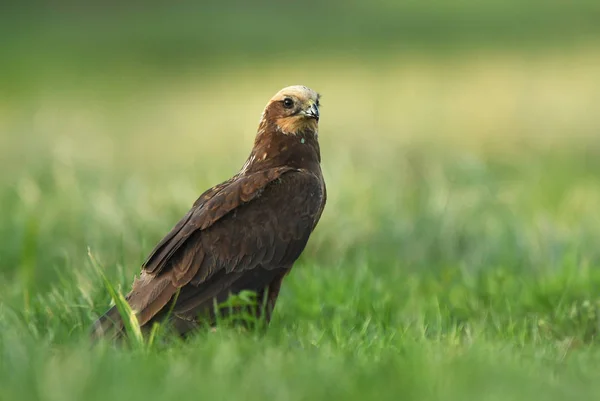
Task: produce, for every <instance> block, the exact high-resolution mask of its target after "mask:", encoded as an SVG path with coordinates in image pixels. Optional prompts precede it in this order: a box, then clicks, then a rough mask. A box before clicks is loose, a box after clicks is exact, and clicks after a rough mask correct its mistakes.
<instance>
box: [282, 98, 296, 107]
mask: <svg viewBox="0 0 600 401" xmlns="http://www.w3.org/2000/svg"><path fill="white" fill-rule="evenodd" d="M292 106H294V101H293V100H292V99H290V98H289V97H286V98H285V99H283V107H285V108H286V109H291V108H292Z"/></svg>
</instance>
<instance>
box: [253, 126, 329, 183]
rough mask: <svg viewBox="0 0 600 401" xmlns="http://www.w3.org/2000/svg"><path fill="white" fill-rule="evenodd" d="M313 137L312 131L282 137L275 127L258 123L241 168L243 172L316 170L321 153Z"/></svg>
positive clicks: (282, 134) (317, 142)
mask: <svg viewBox="0 0 600 401" xmlns="http://www.w3.org/2000/svg"><path fill="white" fill-rule="evenodd" d="M317 138H318V135H317V132H316V131H312V130H309V131H300V132H297V133H295V134H286V133H283V132H281V131H280V130H278V129H277V127H275V126H270V125H269V124H265V125H263V124H261V126H260V127H259V131H258V134H257V135H256V139H255V141H254V147H253V148H252V152H251V153H250V156H249V157H248V160H247V161H246V164H245V165H244V169H245V170H246V171H247V172H252V171H260V170H264V169H266V168H273V167H279V166H289V167H294V168H302V169H308V170H314V169H319V168H320V166H319V165H320V162H321V151H320V147H319V141H318V139H317Z"/></svg>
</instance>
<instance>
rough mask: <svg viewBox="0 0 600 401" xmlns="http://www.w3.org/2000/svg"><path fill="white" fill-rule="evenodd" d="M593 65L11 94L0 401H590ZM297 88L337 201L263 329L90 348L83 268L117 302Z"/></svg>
mask: <svg viewBox="0 0 600 401" xmlns="http://www.w3.org/2000/svg"><path fill="white" fill-rule="evenodd" d="M598 60H600V56H599V54H598V53H597V52H596V51H595V50H593V49H584V50H582V51H579V52H572V53H569V54H568V55H565V54H561V53H560V52H557V53H552V52H547V53H544V54H538V55H535V56H533V55H527V56H524V55H523V54H522V53H515V54H511V53H490V54H486V57H482V55H481V53H476V54H472V55H471V56H469V57H464V58H461V59H453V58H448V59H443V60H442V59H440V58H428V57H420V56H414V57H412V58H409V59H406V58H403V59H402V60H398V59H394V58H390V59H387V60H386V61H380V62H378V63H377V64H369V63H356V62H354V63H350V62H348V61H347V60H341V59H335V58H330V59H322V63H321V65H320V68H319V70H318V73H316V72H315V70H314V68H312V70H310V69H309V68H308V67H310V66H311V64H310V63H308V64H303V63H302V62H300V63H299V64H296V65H294V66H292V67H290V66H289V65H287V64H286V63H285V62H281V63H273V64H272V65H262V64H258V65H256V66H255V67H254V68H248V69H245V70H244V71H245V73H244V75H243V76H239V75H238V76H235V75H234V74H233V72H231V73H224V75H223V76H221V77H220V78H218V79H211V80H207V79H206V77H202V76H195V75H186V76H183V77H180V78H179V79H176V78H173V79H169V80H157V81H154V82H148V83H147V84H146V85H144V86H143V87H140V88H137V90H136V91H131V92H126V91H123V90H120V89H119V88H116V87H113V86H108V87H107V86H103V85H98V86H97V87H94V86H93V85H90V86H84V87H82V88H79V89H78V90H75V89H73V88H70V89H68V90H66V89H65V90H58V89H56V88H54V89H52V88H48V87H46V88H44V90H43V91H40V92H32V94H31V95H30V96H29V97H26V98H24V97H20V98H19V99H17V100H11V101H8V102H6V107H3V109H2V118H1V119H0V184H1V186H0V205H2V212H3V213H2V215H3V218H2V223H1V224H0V268H1V270H0V399H1V400H24V401H25V400H61V401H63V400H83V399H85V400H95V399H97V400H106V399H128V400H131V401H135V400H149V399H177V400H181V401H183V400H188V399H189V400H198V399H212V400H218V399H223V400H236V399H244V400H265V399H266V400H268V399H277V400H326V399H327V400H329V399H341V400H367V399H377V400H379V399H390V400H398V399H410V400H442V399H443V400H457V401H458V400H513V399H514V400H531V399H544V400H571V399H595V398H597V394H599V392H600V381H599V379H600V369H599V368H598V366H599V362H600V346H599V345H598V339H597V338H598V330H599V328H600V326H599V324H600V295H599V289H600V270H599V268H600V248H599V247H598V243H600V212H599V211H598V210H599V209H598V204H600V147H599V146H598V145H599V144H600V142H599V140H598V137H597V132H598V130H599V129H600V117H599V115H598V113H597V104H598V103H599V102H598V100H600V99H599V98H598V93H600V90H599V89H600V75H599V73H598V71H600V69H599V68H598V65H599V64H600V63H599V61H598ZM283 66H286V67H287V68H282V67H283ZM230 71H234V69H231V70H230ZM297 82H302V83H306V84H308V85H310V86H313V87H314V88H315V89H317V90H319V91H321V92H322V93H323V104H324V106H323V110H322V115H323V118H322V123H321V133H320V139H321V141H322V147H323V168H324V174H325V178H326V182H327V184H328V194H329V202H328V205H327V208H326V210H325V213H324V215H323V218H322V221H321V223H320V224H319V226H318V228H317V230H316V232H315V233H314V235H313V237H312V238H311V240H310V243H309V246H308V248H307V249H306V251H305V252H304V254H303V255H302V257H301V258H300V260H299V262H298V263H297V265H296V267H295V268H294V270H293V272H292V274H291V275H290V276H289V278H288V279H287V280H286V281H285V283H284V287H283V289H282V293H281V298H280V301H279V303H278V305H277V308H276V312H275V316H274V320H273V322H272V324H271V326H270V327H269V329H268V330H267V331H266V332H264V333H263V332H245V333H244V332H238V331H236V330H235V329H228V328H225V327H223V328H220V329H219V330H217V331H216V332H201V333H198V335H197V336H194V337H192V338H190V339H189V340H186V341H183V340H178V339H176V338H171V337H168V336H165V335H160V336H158V337H157V338H156V339H155V341H153V342H152V343H150V344H146V345H145V346H143V347H139V346H128V345H127V344H125V345H124V346H122V347H118V348H117V347H112V346H109V345H108V344H101V345H100V346H98V347H90V344H89V341H88V332H89V327H90V324H91V323H92V322H93V320H94V319H95V318H96V317H97V316H98V314H100V313H102V312H104V311H105V310H106V308H107V307H108V305H109V303H110V299H111V295H110V294H109V291H107V289H106V285H105V284H104V283H103V278H102V277H101V275H100V274H98V271H97V269H102V271H103V273H104V275H105V276H106V278H107V280H108V281H109V282H110V283H112V285H113V286H114V288H115V289H116V290H117V291H120V292H126V291H127V290H128V289H129V286H130V283H131V281H132V278H133V276H134V275H135V274H136V273H137V272H138V269H139V265H140V263H141V262H142V261H143V259H144V257H145V256H146V255H147V253H148V252H149V251H150V250H151V248H152V247H153V246H154V244H155V243H156V242H157V241H158V240H159V239H160V238H161V236H162V235H163V234H164V233H165V232H166V231H167V230H168V229H169V228H170V227H171V226H172V225H173V224H174V223H175V222H176V220H177V219H178V218H179V217H180V216H181V215H182V214H183V213H184V212H185V211H186V210H187V208H188V207H189V206H190V205H191V203H192V202H193V201H194V200H195V199H196V197H197V196H198V195H199V194H200V193H201V191H202V190H204V189H205V188H207V187H208V186H210V185H214V184H216V183H218V182H220V181H221V180H223V179H226V178H228V177H229V176H230V175H231V174H233V173H234V172H235V171H236V170H237V169H238V168H239V167H240V166H241V165H242V164H243V161H244V159H245V157H246V155H247V154H248V152H249V149H250V145H251V141H252V137H253V135H254V131H255V127H256V125H257V120H258V116H259V115H260V111H261V108H262V107H263V106H264V103H265V102H266V100H267V99H268V98H269V97H270V96H271V95H272V93H274V92H275V91H276V90H278V89H279V88H280V87H282V86H284V85H288V84H292V83H297ZM232 115H233V116H235V118H232ZM88 247H89V249H90V253H91V254H92V255H93V259H94V262H93V263H92V260H91V259H90V257H89V256H88ZM132 345H135V344H132Z"/></svg>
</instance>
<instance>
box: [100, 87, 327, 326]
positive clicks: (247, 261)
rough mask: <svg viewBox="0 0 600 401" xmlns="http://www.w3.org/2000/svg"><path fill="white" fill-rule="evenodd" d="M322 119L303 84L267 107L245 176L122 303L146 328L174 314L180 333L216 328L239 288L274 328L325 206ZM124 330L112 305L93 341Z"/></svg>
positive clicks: (224, 186) (192, 221)
mask: <svg viewBox="0 0 600 401" xmlns="http://www.w3.org/2000/svg"><path fill="white" fill-rule="evenodd" d="M318 120H319V95H318V94H317V93H316V92H314V91H313V90H311V89H309V88H307V87H305V86H290V87H287V88H284V89H282V90H281V91H279V92H278V93H277V94H276V95H275V96H274V97H273V98H272V99H271V100H270V101H269V103H268V104H267V106H266V107H265V109H264V112H263V114H262V117H261V121H260V124H259V127H258V132H257V135H256V139H255V141H254V147H253V148H252V152H251V153H250V156H249V157H248V159H247V161H246V163H245V164H244V166H243V167H242V169H241V170H240V171H239V172H238V173H237V174H236V175H234V176H233V177H232V178H230V179H229V180H227V181H225V182H223V183H221V184H219V185H216V186H215V187H213V188H210V189H209V190H207V191H206V192H204V193H203V194H202V195H201V196H200V197H199V198H198V200H196V202H195V203H194V205H193V206H192V208H191V209H190V211H189V212H188V213H187V214H186V215H185V216H184V217H183V218H182V219H181V220H180V221H179V222H178V223H177V224H176V225H175V227H173V229H172V230H171V231H170V232H169V233H168V234H167V235H166V236H165V237H164V238H163V239H162V240H161V241H160V242H159V243H158V245H156V247H155V248H154V250H153V251H152V252H151V253H150V255H149V256H148V258H147V260H146V261H145V262H144V264H143V265H142V271H141V274H140V277H139V278H136V279H135V280H134V283H133V288H132V290H131V292H130V293H129V294H128V295H127V297H126V299H127V302H128V303H129V305H130V306H131V309H132V310H133V311H134V312H135V314H136V317H137V319H138V322H139V323H140V325H141V326H142V328H145V327H149V326H151V324H152V322H154V321H159V320H162V319H164V317H165V315H167V311H169V310H171V311H170V312H171V313H170V314H169V317H170V319H171V321H172V323H173V325H174V327H175V329H176V330H178V331H179V332H180V333H181V334H185V333H186V332H188V331H190V330H191V329H194V328H196V327H198V325H199V324H200V323H201V322H208V323H209V324H214V318H215V316H214V303H215V301H216V303H221V302H223V301H226V300H227V298H228V296H229V295H230V294H237V293H239V292H240V291H242V290H251V291H255V292H256V293H257V301H258V304H259V305H264V306H265V307H264V309H262V310H264V313H265V315H264V318H265V320H266V321H267V322H269V321H270V319H271V313H272V311H273V308H274V307H275V302H276V301H277V296H278V294H279V289H280V286H281V283H282V280H283V278H284V277H285V276H286V275H287V273H289V271H290V269H291V268H292V265H293V264H294V262H295V261H296V259H297V258H298V257H299V256H300V254H301V253H302V251H303V250H304V247H305V246H306V243H307V241H308V238H309V236H310V234H311V233H312V231H313V229H314V228H315V226H316V225H317V223H318V221H319V219H320V217H321V213H322V212H323V208H324V207H325V201H326V191H325V182H324V180H323V175H322V173H321V166H320V162H321V155H320V149H319V142H318ZM178 290H179V294H177V297H175V294H176V293H177V291H178ZM265 297H266V298H265ZM172 299H174V300H175V302H174V303H173V302H169V301H171V300H172ZM257 314H258V315H259V316H260V315H261V309H258V312H257ZM122 331H123V322H122V320H121V317H120V316H119V313H118V311H117V309H116V307H113V308H111V309H110V310H109V311H108V312H106V314H104V315H103V316H102V317H101V318H100V319H98V321H97V322H96V323H95V325H94V330H93V337H95V338H98V337H101V336H104V335H107V334H108V335H110V336H115V335H119V334H121V333H122ZM109 333H110V334H109Z"/></svg>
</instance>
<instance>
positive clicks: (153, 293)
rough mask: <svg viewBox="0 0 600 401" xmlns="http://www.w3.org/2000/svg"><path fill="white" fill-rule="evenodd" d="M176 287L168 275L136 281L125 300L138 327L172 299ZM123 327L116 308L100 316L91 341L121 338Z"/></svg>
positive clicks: (143, 276)
mask: <svg viewBox="0 0 600 401" xmlns="http://www.w3.org/2000/svg"><path fill="white" fill-rule="evenodd" d="M176 291H177V287H176V286H174V285H173V284H172V282H171V278H170V277H169V276H168V275H165V276H161V277H152V276H150V275H148V274H146V273H142V275H141V276H140V277H139V278H138V279H136V280H135V281H134V283H133V288H132V290H131V292H130V293H129V294H128V295H127V297H126V298H125V299H126V300H127V303H128V304H129V306H130V307H131V309H132V310H133V312H134V313H135V315H136V317H137V320H138V323H139V324H140V326H144V325H145V324H146V323H148V321H149V320H150V319H152V317H153V316H154V315H156V314H157V313H158V312H159V311H160V310H161V309H162V308H163V307H164V306H165V305H166V304H167V303H168V302H169V300H170V299H171V298H172V297H173V295H174V294H175V292H176ZM124 328H125V325H124V323H123V319H122V318H121V315H120V313H119V310H118V309H117V307H116V306H113V307H112V308H110V309H109V310H108V311H107V312H106V313H105V314H104V315H102V316H101V317H100V318H99V319H98V320H97V321H96V322H95V323H94V326H93V328H92V335H91V337H92V340H94V341H95V340H98V339H100V338H106V339H109V340H112V339H115V338H117V337H121V336H122V335H123V333H124V331H125V330H124Z"/></svg>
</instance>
